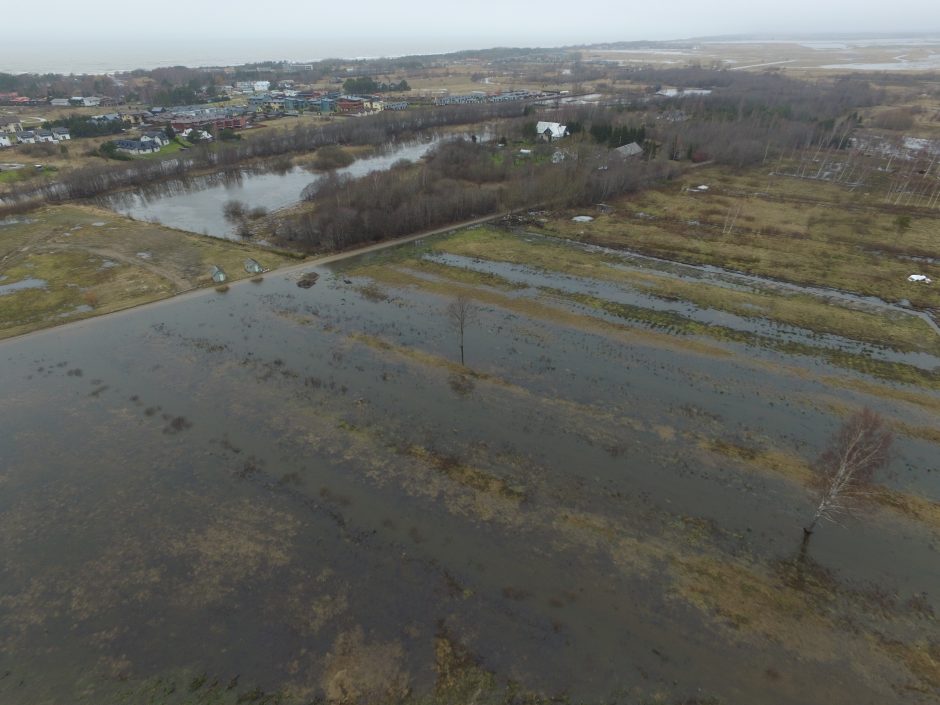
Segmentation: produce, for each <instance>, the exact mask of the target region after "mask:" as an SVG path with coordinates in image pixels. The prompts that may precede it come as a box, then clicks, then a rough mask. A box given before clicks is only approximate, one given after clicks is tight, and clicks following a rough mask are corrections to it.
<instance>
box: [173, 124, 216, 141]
mask: <svg viewBox="0 0 940 705" xmlns="http://www.w3.org/2000/svg"><path fill="white" fill-rule="evenodd" d="M193 133H195V136H193ZM180 137H182V138H183V139H186V140H189V141H190V142H192V141H193V140H194V139H195V140H199V141H200V142H210V141H212V135H211V134H210V133H208V132H206V131H205V130H200V129H198V128H195V127H187V128H186V129H185V130H183V131H182V132H180Z"/></svg>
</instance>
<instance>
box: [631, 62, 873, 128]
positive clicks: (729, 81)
mask: <svg viewBox="0 0 940 705" xmlns="http://www.w3.org/2000/svg"><path fill="white" fill-rule="evenodd" d="M620 77H621V78H624V79H628V80H631V81H641V82H644V83H649V84H650V85H651V87H652V88H654V89H655V88H659V87H661V86H664V85H665V86H675V87H677V88H680V89H685V88H697V89H708V90H711V91H713V92H712V93H711V94H709V95H690V96H685V97H678V98H673V99H670V104H674V105H676V106H677V107H678V108H680V109H682V110H684V111H686V112H687V113H689V114H691V115H693V116H695V117H698V118H701V119H706V120H711V119H723V120H736V119H742V118H747V117H763V118H766V119H773V118H775V117H780V118H786V119H792V120H799V121H808V122H821V121H826V120H835V119H838V118H839V117H841V116H843V115H845V114H846V113H848V112H851V111H854V110H856V109H858V108H861V107H868V106H871V105H877V104H878V103H879V102H882V101H883V99H884V91H882V90H880V89H877V88H875V87H873V86H872V84H871V83H870V82H868V81H865V80H860V79H857V78H850V77H843V78H837V79H820V80H818V81H805V80H799V79H795V78H789V77H787V76H783V75H781V74H779V73H769V72H768V73H751V72H748V71H731V70H717V69H706V68H698V67H693V68H682V69H680V68H674V69H668V68H667V69H651V68H646V69H635V70H630V71H626V72H624V73H623V74H621V76H620Z"/></svg>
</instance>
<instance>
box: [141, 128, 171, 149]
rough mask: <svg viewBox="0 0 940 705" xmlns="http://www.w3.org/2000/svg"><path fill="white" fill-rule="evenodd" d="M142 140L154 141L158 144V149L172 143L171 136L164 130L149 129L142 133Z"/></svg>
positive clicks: (145, 141)
mask: <svg viewBox="0 0 940 705" xmlns="http://www.w3.org/2000/svg"><path fill="white" fill-rule="evenodd" d="M140 141H141V142H144V143H147V142H152V143H154V144H156V145H157V149H160V148H161V147H164V146H166V145H168V144H169V143H170V138H169V137H167V136H166V133H165V132H163V131H162V130H147V131H146V132H144V133H142V134H141V135H140Z"/></svg>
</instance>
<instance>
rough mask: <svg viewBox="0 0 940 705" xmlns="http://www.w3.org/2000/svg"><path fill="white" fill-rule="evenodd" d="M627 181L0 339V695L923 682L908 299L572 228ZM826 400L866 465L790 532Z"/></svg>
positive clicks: (926, 538)
mask: <svg viewBox="0 0 940 705" xmlns="http://www.w3.org/2000/svg"><path fill="white" fill-rule="evenodd" d="M696 178H699V175H696ZM673 186H674V187H675V188H676V190H675V191H674V192H672V193H671V194H670V192H665V194H664V195H663V194H660V193H658V192H654V193H651V194H649V195H644V196H641V197H640V198H642V199H648V200H649V203H647V202H646V201H645V200H644V201H642V203H640V202H632V203H634V204H635V210H642V211H643V212H645V213H649V214H651V215H652V216H654V217H655V218H661V216H662V212H656V211H655V209H654V207H653V206H655V205H656V200H657V199H660V198H667V197H669V198H672V199H673V201H674V202H670V204H669V205H668V206H663V211H665V210H666V209H667V208H668V209H672V208H677V207H678V205H676V204H677V203H678V202H679V201H678V199H684V198H686V197H687V196H686V195H685V192H682V191H681V190H680V187H679V185H673ZM697 197H698V194H696V195H695V196H694V198H697ZM717 197H721V196H716V198H717ZM688 198H693V196H688ZM628 203H630V202H629V201H625V202H624V203H623V204H614V212H613V213H612V214H607V215H604V216H603V217H598V218H597V219H596V220H595V221H594V222H593V223H589V224H581V223H578V224H575V223H571V221H570V220H569V216H570V215H572V214H564V215H563V216H559V217H557V218H554V219H546V220H544V222H541V223H534V224H533V223H530V224H528V225H526V226H524V227H521V228H519V229H517V230H515V231H511V230H504V229H497V228H489V227H480V228H474V229H469V230H463V231H458V232H455V233H453V234H450V235H445V236H440V237H434V238H428V239H426V240H424V241H422V242H419V243H409V244H406V245H402V246H401V247H399V248H395V249H392V250H388V251H384V252H380V253H373V254H370V255H366V256H362V257H358V258H352V259H349V260H345V261H343V262H341V263H339V264H336V265H333V266H332V268H327V267H319V268H317V270H316V271H317V272H318V273H319V275H320V276H319V278H318V280H317V281H316V283H315V285H314V286H312V287H310V288H309V289H302V288H299V287H298V286H297V285H296V284H297V279H298V277H299V276H300V273H299V272H294V273H291V274H286V275H285V274H276V273H275V274H269V275H267V276H265V278H264V280H263V281H262V282H259V283H249V282H245V283H242V284H237V285H234V286H232V287H231V288H230V289H229V290H228V291H225V292H217V291H212V290H208V291H205V292H202V293H200V294H197V295H193V296H191V297H189V298H187V299H184V300H180V301H178V302H173V303H170V304H167V305H165V306H160V307H144V308H141V309H140V310H138V311H135V312H134V313H132V314H128V315H125V316H122V317H121V318H120V320H118V319H115V318H107V317H106V318H103V319H101V320H100V321H97V322H94V323H93V324H89V325H87V326H85V327H82V328H69V329H63V330H62V331H58V332H57V331H50V332H45V333H40V334H37V335H34V336H29V337H26V338H23V339H20V340H11V341H8V342H6V343H4V344H3V346H2V347H0V358H2V364H3V370H4V396H3V398H2V400H0V423H2V426H3V428H4V436H3V442H2V445H0V456H2V459H3V462H2V467H3V469H2V471H0V488H2V494H0V502H2V505H0V507H2V511H0V542H2V545H3V552H4V555H5V556H6V557H7V560H6V561H5V562H4V564H3V566H2V567H0V588H2V589H0V634H2V641H0V676H2V678H0V701H2V702H11V703H14V702H26V701H28V702H36V703H58V702H89V703H91V702H94V703H138V702H151V703H235V702H243V703H244V702H282V703H307V702H311V701H313V702H316V701H317V698H320V699H321V700H326V701H329V702H369V703H374V702H401V701H406V702H421V703H432V702H441V703H443V702H447V703H469V702H479V703H486V702H534V701H537V700H538V698H543V699H548V698H558V699H560V700H561V701H562V702H565V701H570V702H621V703H680V702H689V701H693V702H699V703H714V704H719V703H737V702H761V703H806V702H808V701H813V702H823V701H825V702H830V703H846V704H849V703H851V704H852V705H856V704H858V703H879V704H881V703H887V702H898V703H900V702H905V703H932V702H937V699H938V696H937V693H938V690H940V641H938V637H937V634H938V629H937V622H936V616H935V611H936V610H937V609H940V595H938V594H937V590H936V586H937V585H938V584H940V572H938V562H937V560H936V556H937V550H938V548H940V505H938V501H937V500H938V498H940V486H938V484H937V483H938V479H937V478H938V476H940V475H938V474H940V463H938V460H937V458H938V457H940V453H938V446H940V435H938V433H937V430H936V429H937V428H938V420H940V394H938V382H940V379H938V376H937V364H938V362H940V360H938V348H937V338H936V334H935V332H934V331H933V329H932V328H931V327H930V325H929V323H928V322H927V321H926V319H924V318H923V317H922V316H921V315H920V314H921V313H923V311H922V310H918V309H915V308H914V307H913V306H910V307H908V306H906V305H900V304H897V300H898V298H899V295H898V294H897V293H896V292H895V291H894V290H892V289H890V288H889V284H888V283H887V282H888V280H887V279H885V283H883V284H882V285H880V287H881V288H877V289H873V290H871V291H868V290H866V291H861V292H859V290H853V291H856V292H858V293H864V294H868V295H869V296H877V297H879V298H880V299H883V300H884V301H882V302H879V301H874V300H873V299H868V300H861V299H859V300H854V299H851V298H845V299H839V298H838V297H836V296H830V295H829V294H827V293H825V292H815V293H806V292H795V291H792V290H789V289H786V288H785V287H783V288H780V287H777V286H776V285H775V283H774V282H772V281H769V280H764V279H760V278H754V279H744V278H741V277H740V276H736V275H735V273H734V272H730V273H729V272H725V271H717V270H707V269H702V268H690V267H687V266H682V265H676V264H673V263H663V262H660V261H652V260H649V259H645V258H643V257H639V256H636V255H624V254H622V253H617V252H612V251H610V250H608V249H604V248H599V247H596V246H594V245H592V244H590V243H591V242H595V241H596V242H601V243H603V244H606V245H620V246H621V247H623V246H626V247H629V248H630V249H632V250H637V251H639V250H642V249H644V248H641V247H639V246H635V245H636V243H637V242H638V241H640V240H642V236H641V235H640V234H637V233H638V232H639V233H647V232H650V231H651V229H652V227H653V226H652V225H647V226H644V227H645V228H647V229H646V230H644V229H640V230H634V228H633V224H634V222H635V221H644V222H645V220H644V219H642V218H634V217H632V215H631V214H630V213H629V209H630V206H629V205H627V204H628ZM695 203H696V204H697V203H698V202H697V201H696V202H695ZM683 207H684V206H683ZM689 208H690V209H691V208H692V206H689ZM723 217H724V215H722V216H721V218H723ZM756 217H757V216H756V215H755V218H756ZM681 218H683V219H686V220H690V219H695V217H694V216H689V217H687V216H686V214H685V213H683V214H681ZM699 220H700V221H701V218H699ZM652 222H653V224H654V225H655V224H656V223H658V222H659V221H656V220H653V221H652ZM627 223H629V228H628V227H627V225H626V224H627ZM794 227H797V226H796V225H795V226H794ZM920 227H921V226H920V225H919V224H916V223H915V226H914V228H912V232H915V233H916V232H919V230H918V228H920ZM591 228H593V230H591ZM582 231H583V232H582ZM551 234H556V235H557V234H561V235H564V236H566V237H567V238H571V239H572V240H582V242H568V241H563V240H561V239H559V238H558V237H551V236H550V235H551ZM654 235H655V237H661V238H667V237H668V238H678V237H679V235H678V234H677V233H676V232H675V231H674V230H673V229H671V228H663V229H661V231H656V232H655V233H654ZM650 237H653V235H650ZM742 237H743V236H742V235H741V234H740V233H736V234H734V237H733V238H732V239H734V238H739V239H740V238H742ZM912 237H913V236H912ZM618 238H619V239H618ZM810 239H811V240H812V238H810ZM722 243H724V240H722V241H721V243H719V244H722ZM225 244H226V243H221V245H225ZM730 244H734V243H733V242H732V243H730ZM745 245H746V243H744V244H741V246H742V247H743V246H745ZM716 246H717V245H716ZM729 246H730V245H729ZM650 250H651V247H648V248H646V251H650ZM860 256H862V255H860ZM686 260H687V261H689V262H691V263H693V264H695V263H707V262H708V260H707V258H706V257H705V256H704V255H703V256H702V257H701V258H699V259H694V258H691V257H688V258H686ZM729 266H730V265H729ZM731 268H733V269H744V268H743V267H731ZM748 271H750V272H751V273H752V274H755V275H761V274H765V272H762V271H758V270H757V269H756V265H755V268H751V269H749V270H748ZM899 271H906V270H901V269H900V268H899ZM845 276H848V275H847V274H846V275H845ZM793 278H794V279H797V275H796V274H795V275H794V277H793ZM893 281H894V280H893V279H892V280H891V282H893ZM812 283H813V284H816V285H820V284H823V283H824V282H820V281H817V280H812ZM832 284H833V285H834V286H838V283H836V282H833V283H832ZM905 285H906V284H905V283H901V284H898V285H897V286H898V287H899V288H898V290H897V291H904V292H906V289H903V287H904V286H905ZM891 286H893V284H891ZM922 291H923V293H922V294H921V296H922V297H923V298H922V299H920V300H918V301H917V302H915V299H914V295H915V292H913V291H912V292H911V293H910V294H906V295H905V296H904V298H908V299H909V300H910V302H911V304H915V303H919V305H921V306H923V307H928V306H932V305H933V299H932V298H930V297H932V296H934V294H933V293H932V290H922ZM460 293H464V294H466V295H468V296H469V297H471V299H472V300H473V302H474V304H475V306H476V309H477V316H476V317H475V320H474V321H473V322H472V323H471V324H470V325H469V326H468V327H467V329H466V362H467V365H466V366H462V365H460V364H459V362H458V361H459V350H458V347H457V337H456V334H455V331H454V330H453V328H452V326H451V324H450V321H449V320H448V317H447V314H446V308H447V305H448V303H449V302H450V301H451V300H452V299H453V298H454V297H455V296H456V295H457V294H460ZM53 341H54V342H55V345H54V346H53V345H52V342H53ZM862 406H870V407H872V408H874V409H876V410H877V411H878V412H880V413H881V414H883V415H884V416H885V417H886V419H887V420H888V422H889V423H890V424H891V426H892V427H893V429H894V430H895V431H896V432H897V436H898V438H897V444H896V447H897V454H896V457H895V459H894V461H893V463H892V469H893V470H894V474H893V476H892V477H888V478H884V479H883V480H882V481H881V482H880V484H879V487H878V491H877V493H876V494H875V496H874V497H873V498H872V502H871V503H870V506H868V507H867V508H866V511H865V512H864V513H862V514H860V515H858V516H856V517H852V518H848V519H846V520H845V522H844V525H842V526H826V527H824V528H823V529H822V530H821V531H819V532H818V535H817V536H815V537H814V538H813V541H812V544H811V547H810V553H809V560H808V561H807V562H805V563H803V564H799V563H798V562H797V561H796V559H797V556H798V551H799V542H800V539H801V530H800V527H801V525H802V523H803V522H805V521H806V519H807V517H808V516H809V514H810V513H811V511H812V497H811V494H810V490H809V487H808V484H809V483H808V481H809V473H810V469H809V468H810V464H811V461H812V460H813V459H814V458H815V456H816V455H817V454H818V453H819V451H820V450H821V449H822V448H823V446H824V445H825V443H826V440H827V439H828V437H829V436H830V435H831V433H832V432H833V431H834V430H835V429H836V428H838V426H839V423H840V421H841V419H842V418H843V417H844V416H845V415H847V414H848V413H850V412H851V411H853V410H856V409H858V408H860V407H862ZM50 419H55V421H54V422H50Z"/></svg>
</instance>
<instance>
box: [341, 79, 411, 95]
mask: <svg viewBox="0 0 940 705" xmlns="http://www.w3.org/2000/svg"><path fill="white" fill-rule="evenodd" d="M343 90H344V91H346V92H347V93H350V94H353V95H358V94H361V93H390V92H396V91H410V90H411V86H409V85H408V81H406V80H405V79H402V80H400V81H399V82H398V83H384V82H383V83H378V82H376V80H375V79H374V78H372V77H371V76H359V77H357V78H349V79H346V81H345V83H343Z"/></svg>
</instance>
